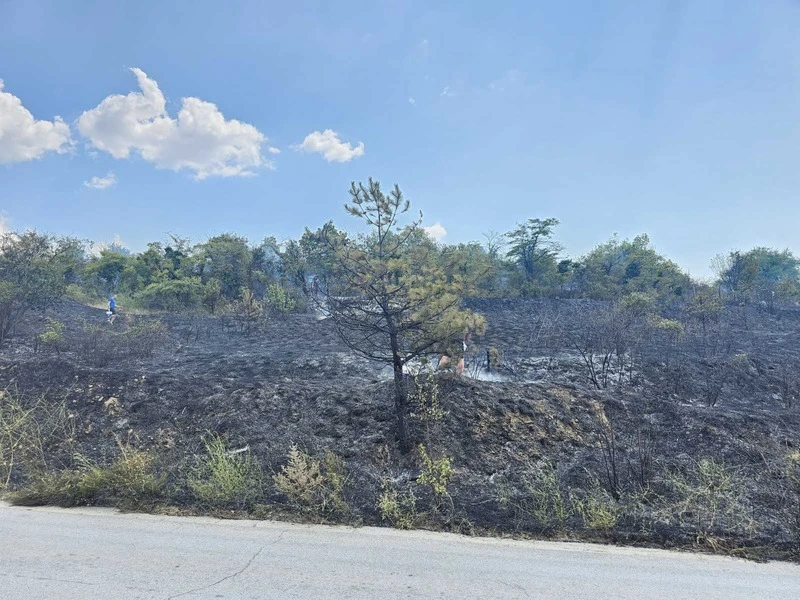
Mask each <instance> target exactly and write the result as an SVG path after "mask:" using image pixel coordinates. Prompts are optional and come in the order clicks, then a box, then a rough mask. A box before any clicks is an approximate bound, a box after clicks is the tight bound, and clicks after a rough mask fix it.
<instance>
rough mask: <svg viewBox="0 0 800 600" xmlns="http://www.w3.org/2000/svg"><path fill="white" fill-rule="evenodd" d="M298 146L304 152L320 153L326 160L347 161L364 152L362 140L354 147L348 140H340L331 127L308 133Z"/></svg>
mask: <svg viewBox="0 0 800 600" xmlns="http://www.w3.org/2000/svg"><path fill="white" fill-rule="evenodd" d="M299 148H300V150H303V151H304V152H316V153H318V154H322V156H324V157H325V160H327V161H328V162H349V161H351V160H353V159H354V158H358V157H359V156H361V155H363V154H364V142H359V143H358V146H356V147H355V148H354V147H353V146H352V145H351V144H350V143H349V142H343V141H341V140H340V139H339V134H338V133H336V132H335V131H334V130H333V129H326V130H325V131H323V132H319V131H314V132H313V133H309V134H308V135H307V136H306V139H304V140H303V143H302V144H300V146H299Z"/></svg>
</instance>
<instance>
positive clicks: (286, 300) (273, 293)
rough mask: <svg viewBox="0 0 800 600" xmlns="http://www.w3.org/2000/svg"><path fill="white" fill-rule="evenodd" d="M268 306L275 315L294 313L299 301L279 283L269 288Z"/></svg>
mask: <svg viewBox="0 0 800 600" xmlns="http://www.w3.org/2000/svg"><path fill="white" fill-rule="evenodd" d="M267 304H268V305H269V308H270V310H271V311H272V312H273V313H280V314H283V313H288V312H292V311H293V310H294V309H295V308H296V307H297V301H296V300H295V299H294V298H293V297H292V295H291V294H290V293H289V292H287V291H286V290H285V289H284V288H283V287H282V286H280V285H278V284H277V283H273V284H272V285H270V286H269V287H268V288H267Z"/></svg>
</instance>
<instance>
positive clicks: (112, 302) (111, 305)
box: [108, 294, 117, 323]
mask: <svg viewBox="0 0 800 600" xmlns="http://www.w3.org/2000/svg"><path fill="white" fill-rule="evenodd" d="M116 318H117V296H116V294H111V296H109V297H108V322H109V323H113V322H114V319H116Z"/></svg>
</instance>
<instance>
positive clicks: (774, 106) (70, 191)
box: [0, 0, 800, 276]
mask: <svg viewBox="0 0 800 600" xmlns="http://www.w3.org/2000/svg"><path fill="white" fill-rule="evenodd" d="M798 31H800V2H794V1H790V0H775V1H774V2H729V1H722V0H704V1H703V2H689V1H688V0H687V1H685V2H681V1H679V0H663V1H644V2H630V1H624V2H602V3H601V2H589V1H585V2H567V3H556V2H553V3H539V2H522V1H517V0H511V1H507V2H493V3H485V2H480V3H479V2H452V3H446V2H437V3H429V2H421V1H416V0H390V1H385V2H350V1H342V2H323V1H318V2H294V3H272V2H236V1H232V2H228V3H222V2H207V1H204V0H200V1H197V0H196V1H193V2H169V3H156V2H148V1H144V0H139V1H136V2H114V3H110V2H102V1H96V2H86V1H84V2H81V1H72V2H59V1H53V2H43V1H36V0H27V1H21V0H20V1H17V0H0V57H1V58H0V79H2V80H3V82H4V87H3V89H2V90H0V215H1V216H2V218H3V219H4V220H5V223H6V224H7V226H10V227H12V228H25V227H36V228H37V229H40V230H43V231H48V232H51V233H56V234H71V235H77V236H79V237H82V238H87V239H92V240H111V239H113V238H114V236H119V237H120V238H121V239H122V240H123V242H124V243H125V244H126V245H127V246H129V247H131V248H133V249H141V248H142V247H143V246H144V244H145V243H146V242H148V241H152V240H159V239H164V238H165V237H166V236H167V234H168V233H176V234H179V235H182V236H187V237H190V238H191V239H192V240H194V241H201V240H202V239H204V238H206V237H208V236H210V235H213V234H215V233H220V232H224V231H235V232H237V233H240V234H242V235H245V236H247V237H248V238H250V239H251V240H252V241H257V240H260V239H261V238H263V237H264V236H266V235H275V236H277V237H278V238H279V239H284V238H287V237H289V236H297V235H299V234H300V233H301V232H302V230H303V227H304V226H306V225H308V226H310V227H312V228H316V227H318V226H320V225H321V224H323V223H324V222H325V221H327V220H328V219H333V220H334V221H335V222H336V223H337V224H338V225H340V226H344V227H346V228H352V227H354V226H355V222H354V221H353V220H352V219H351V218H350V217H348V216H347V215H345V213H344V211H343V209H342V204H343V203H344V202H346V201H347V199H348V195H347V188H348V187H349V184H350V182H351V181H352V180H365V179H366V178H367V177H369V176H373V177H375V178H377V179H379V180H380V181H382V182H383V183H384V185H387V186H388V185H390V184H393V183H395V182H396V183H399V184H400V186H401V187H402V189H403V191H404V192H405V193H406V195H407V196H408V197H409V198H410V199H411V201H412V206H413V208H414V209H421V210H422V211H423V212H424V214H425V224H426V225H434V224H436V223H439V224H441V226H442V227H443V228H444V229H445V230H446V231H447V235H446V236H445V237H444V238H443V240H444V241H447V242H458V241H467V240H479V239H481V236H482V234H483V233H484V232H487V231H489V230H496V231H500V232H504V231H508V230H510V229H512V228H513V226H514V224H515V223H516V222H517V221H522V220H524V219H527V218H531V217H541V218H544V217H550V216H555V217H557V218H559V219H560V220H561V226H560V227H559V228H558V229H557V235H558V238H559V239H560V240H561V241H562V243H564V245H565V246H566V249H567V252H568V253H569V254H570V255H573V256H575V255H580V254H581V253H584V252H586V251H587V250H589V249H590V248H591V247H593V246H594V245H596V244H597V243H600V242H602V241H605V240H607V239H608V238H609V237H610V236H611V235H612V234H613V233H614V232H618V233H619V234H620V235H621V236H624V237H632V236H634V235H636V234H638V233H642V232H646V233H647V234H648V235H649V236H650V239H651V240H652V242H653V244H654V245H655V247H656V248H657V249H658V250H659V251H661V252H663V253H664V254H666V255H667V256H669V257H670V258H672V259H673V260H675V261H676V262H678V263H679V264H680V265H681V266H683V267H684V268H685V269H687V270H689V271H690V272H691V273H692V274H694V275H698V276H706V275H709V268H708V265H709V262H710V259H711V257H712V256H713V255H714V254H716V253H719V252H725V251H728V250H730V249H733V248H749V247H751V246H754V245H768V246H773V247H778V248H785V247H790V248H792V249H793V250H794V251H795V252H797V251H800V239H799V237H800V234H798V231H799V228H798V225H800V219H799V218H798V215H799V214H800V211H798V208H797V206H798V199H800V168H798V166H799V165H798V151H799V150H800V36H798V35H797V32H798ZM132 68H138V69H140V70H141V72H142V75H143V76H145V77H146V79H145V81H146V82H150V84H152V85H153V86H154V87H155V89H156V96H154V97H155V98H156V101H155V104H157V103H158V94H161V95H163V98H164V100H165V102H166V104H165V107H164V108H163V110H162V111H161V112H159V109H158V108H156V109H152V106H151V107H150V108H149V109H148V110H151V111H152V110H155V112H153V113H152V114H148V115H146V116H145V117H142V119H143V120H142V122H141V123H139V122H137V120H136V118H135V115H136V114H139V113H135V112H134V111H133V108H132V107H134V105H136V106H138V104H136V103H137V102H139V99H141V98H143V96H139V97H138V98H139V99H137V97H136V96H128V99H127V100H125V99H124V98H123V99H122V100H120V99H116V100H115V99H113V98H112V99H111V101H107V102H106V104H102V103H103V102H104V100H106V98H107V97H109V96H112V95H114V94H118V95H121V96H122V97H125V96H126V95H128V94H136V93H141V90H140V89H139V81H137V76H136V74H135V73H134V72H132V71H131V69H132ZM156 86H157V87H156ZM183 98H196V99H199V100H201V101H203V102H196V103H195V104H192V103H191V102H190V103H189V105H188V109H187V105H185V104H183ZM15 99H16V100H18V103H17V104H14V102H15V101H16V100H15ZM151 99H152V97H151ZM3 100H5V102H4V101H3ZM208 103H213V104H214V105H216V109H214V108H213V107H211V105H209V104H208ZM182 108H184V109H187V119H185V120H183V121H182V120H181V117H179V112H180V111H181V110H182ZM20 110H24V111H28V112H29V113H30V114H31V115H32V117H33V119H36V120H37V121H39V120H41V121H47V122H48V123H44V124H36V123H34V122H33V121H32V120H26V117H25V115H24V114H22V113H20V112H19V111H20ZM87 111H88V116H86V115H84V112H87ZM126 111H128V112H126ZM4 113H5V114H4ZM12 113H13V114H12ZM20 115H22V116H20ZM56 115H59V116H60V117H61V118H62V119H63V121H64V124H59V123H57V122H55V121H54V117H55V116H56ZM82 115H84V117H82ZM140 117H141V115H140ZM188 117H191V118H190V119H189V118H188ZM231 120H236V121H238V122H240V123H239V124H236V123H232V122H231ZM142 123H144V126H140V125H142ZM66 127H68V134H67V133H65V131H66ZM13 128H17V129H18V130H15V131H16V132H15V131H12V129H13ZM19 130H23V131H22V133H20V131H19ZM327 130H331V131H330V132H327ZM326 132H327V133H326ZM333 132H335V133H333ZM59 136H60V137H59ZM67 136H68V139H67ZM309 136H310V137H309ZM304 142H305V143H304ZM361 143H363V151H362V148H361V146H360V145H359V144H361ZM37 144H38V145H37ZM301 146H302V147H304V148H305V150H303V149H301ZM270 149H276V150H279V151H280V153H274V152H275V151H274V150H272V151H271V150H270ZM123 155H124V156H123ZM115 156H116V157H115ZM111 173H113V178H110V179H106V176H107V175H108V174H111ZM248 175H249V176H248ZM93 177H96V178H98V179H96V180H95V185H96V186H100V187H102V186H103V185H105V186H106V187H105V188H104V189H96V187H91V186H90V185H88V184H90V183H91V182H92V178H93ZM104 182H105V183H104Z"/></svg>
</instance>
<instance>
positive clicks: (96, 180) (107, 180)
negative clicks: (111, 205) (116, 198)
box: [83, 173, 117, 190]
mask: <svg viewBox="0 0 800 600" xmlns="http://www.w3.org/2000/svg"><path fill="white" fill-rule="evenodd" d="M116 183H117V176H116V175H114V173H108V174H107V175H106V176H105V177H99V176H97V175H95V176H94V177H92V178H91V179H90V180H89V181H84V182H83V185H85V186H86V187H88V188H92V189H93V190H107V189H108V188H110V187H113V186H115V185H116Z"/></svg>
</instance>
